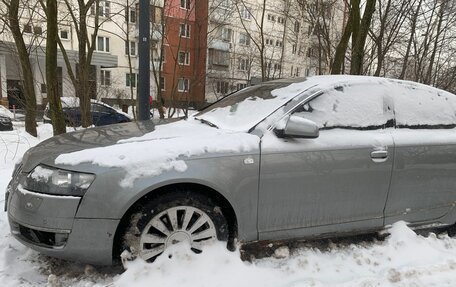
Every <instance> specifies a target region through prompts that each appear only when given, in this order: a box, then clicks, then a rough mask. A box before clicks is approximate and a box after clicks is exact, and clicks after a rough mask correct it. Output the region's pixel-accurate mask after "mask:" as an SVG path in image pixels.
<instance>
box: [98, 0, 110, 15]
mask: <svg viewBox="0 0 456 287" xmlns="http://www.w3.org/2000/svg"><path fill="white" fill-rule="evenodd" d="M98 15H99V16H101V17H109V16H110V15H111V2H110V1H100V9H99V10H98Z"/></svg>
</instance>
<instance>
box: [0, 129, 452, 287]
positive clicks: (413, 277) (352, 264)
mask: <svg viewBox="0 0 456 287" xmlns="http://www.w3.org/2000/svg"><path fill="white" fill-rule="evenodd" d="M51 133H52V127H51V126H49V125H41V126H39V138H38V139H35V138H33V137H30V136H28V135H27V134H25V132H23V130H22V128H20V127H17V129H16V130H15V131H13V132H0V190H2V191H1V192H0V194H1V198H2V199H3V191H4V190H5V188H6V185H7V183H8V181H9V178H10V176H11V172H12V169H13V166H14V162H16V161H17V160H18V159H19V158H21V156H22V154H23V153H24V152H25V151H26V150H27V149H28V148H29V147H31V146H33V145H35V144H37V143H38V142H39V141H40V140H43V139H45V138H47V137H49V136H50V135H51ZM3 203H4V201H3V200H2V201H1V204H2V205H3ZM186 250H187V248H186V246H182V245H178V246H175V247H174V249H171V250H168V251H167V252H166V254H164V256H161V257H160V258H158V259H157V261H156V262H155V263H154V264H145V263H143V262H141V261H139V260H137V261H135V262H131V263H130V264H129V266H128V269H127V271H126V272H124V273H121V270H120V269H119V268H106V267H105V268H94V267H92V266H85V265H82V264H76V263H71V262H63V261H60V260H57V259H51V258H47V257H45V256H42V255H39V254H38V253H36V252H34V251H31V250H29V249H28V248H26V247H24V246H22V245H21V244H19V243H18V242H17V241H16V240H14V239H13V238H12V237H11V235H10V234H9V226H8V222H7V217H6V214H5V213H4V212H1V214H0V258H1V259H0V283H1V286H87V287H88V286H151V285H155V286H190V287H191V286H230V287H233V286H236V287H238V286H262V287H263V286H266V287H267V286H271V287H291V286H293V287H295V286H296V287H297V286H360V287H361V286H362V287H368V286H439V287H440V286H456V239H452V238H449V237H448V236H446V235H440V236H435V235H433V234H431V235H430V236H428V237H422V236H418V235H416V234H415V233H414V232H413V231H411V230H410V229H408V228H407V227H406V226H405V224H404V223H397V224H395V225H394V226H393V228H392V229H391V235H390V236H389V237H387V238H386V239H385V240H384V241H369V242H367V241H366V242H361V243H360V242H357V243H356V244H342V245H331V246H330V248H327V249H323V250H319V249H317V248H311V247H305V248H299V249H296V250H292V252H291V254H289V252H288V250H287V249H281V250H279V251H280V252H278V253H279V254H278V255H280V256H277V257H281V259H277V258H273V257H272V258H266V259H261V260H254V261H253V262H252V263H249V262H243V261H241V260H240V255H239V252H228V251H226V250H225V248H224V247H223V246H221V245H214V246H210V247H209V248H208V250H206V251H205V252H203V254H200V255H196V254H193V253H191V252H188V251H186ZM170 257H171V258H170Z"/></svg>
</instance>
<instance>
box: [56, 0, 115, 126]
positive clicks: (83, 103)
mask: <svg viewBox="0 0 456 287" xmlns="http://www.w3.org/2000/svg"><path fill="white" fill-rule="evenodd" d="M64 2H65V5H66V7H67V10H68V12H69V14H70V17H71V20H72V22H73V26H74V28H75V31H76V35H77V39H78V63H77V66H76V69H75V70H76V71H74V69H73V66H72V63H71V61H70V58H69V56H68V54H67V52H66V49H65V47H64V45H63V44H62V42H61V41H60V39H58V44H59V47H60V50H61V51H62V54H63V58H64V60H65V64H66V67H67V70H68V74H69V77H70V79H71V82H72V83H73V86H74V88H75V92H76V96H77V97H78V98H79V101H80V109H81V123H82V126H83V127H88V126H90V125H92V117H91V113H90V91H91V90H93V89H94V88H95V87H93V82H92V81H91V80H90V76H91V62H92V58H93V54H94V51H95V48H96V44H97V36H98V30H99V28H100V25H101V23H100V20H99V15H100V0H87V1H85V0H78V1H77V5H76V7H75V6H74V5H73V2H72V1H71V0H64ZM89 12H92V13H93V27H92V28H93V29H92V31H91V35H90V34H89V29H88V28H89ZM101 13H104V11H103V10H101ZM103 15H105V14H103ZM105 16H108V17H109V15H105Z"/></svg>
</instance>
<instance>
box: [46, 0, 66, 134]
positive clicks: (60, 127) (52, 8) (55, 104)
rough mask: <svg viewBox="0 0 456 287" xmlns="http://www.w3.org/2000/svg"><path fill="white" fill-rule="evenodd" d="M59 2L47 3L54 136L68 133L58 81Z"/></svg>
mask: <svg viewBox="0 0 456 287" xmlns="http://www.w3.org/2000/svg"><path fill="white" fill-rule="evenodd" d="M57 13H58V12H57V1H56V0H47V1H46V16H47V20H46V21H47V31H46V85H47V96H48V99H49V107H50V109H51V119H52V126H53V130H54V135H59V134H63V133H65V132H66V124H65V119H64V116H63V112H62V104H61V102H60V97H59V86H58V82H57V81H56V79H57V37H58V25H57Z"/></svg>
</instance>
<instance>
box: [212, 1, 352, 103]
mask: <svg viewBox="0 0 456 287" xmlns="http://www.w3.org/2000/svg"><path fill="white" fill-rule="evenodd" d="M301 2H304V3H306V4H302V3H301V4H300V3H299V1H293V0H275V1H267V2H266V7H264V6H263V3H264V2H263V1H260V0H211V2H210V5H209V23H208V25H209V28H208V30H209V31H212V33H211V34H210V35H209V36H208V50H209V51H208V57H209V58H208V66H207V85H206V98H207V100H208V101H213V100H215V99H217V98H219V97H221V96H223V95H226V94H228V93H230V92H233V91H236V90H239V89H242V88H244V87H246V86H248V85H251V84H255V83H258V82H261V81H262V80H263V78H264V80H273V79H278V78H289V77H303V76H309V75H316V74H324V73H328V72H329V61H324V60H325V59H323V58H327V56H328V55H326V54H325V53H324V52H323V51H324V49H323V48H322V47H321V41H319V39H318V33H319V32H321V30H319V27H318V25H321V23H324V24H325V25H326V26H325V28H327V29H328V30H327V31H325V32H326V33H327V34H328V36H329V37H330V38H331V39H335V38H337V36H338V34H340V32H341V30H342V28H343V17H344V9H345V8H344V5H343V3H342V2H343V1H339V2H340V3H338V2H337V1H332V2H330V1H327V2H325V1H319V2H318V3H319V4H318V6H317V4H316V3H317V2H316V1H301ZM323 10H324V11H323ZM317 12H318V13H317ZM312 17H313V18H312ZM320 40H321V39H320ZM263 47H264V48H263ZM261 50H263V53H261ZM261 54H263V55H264V59H263V61H261V57H260V55H261ZM323 54H325V55H323ZM262 66H264V70H265V71H264V77H263V72H262V69H261V67H262Z"/></svg>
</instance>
